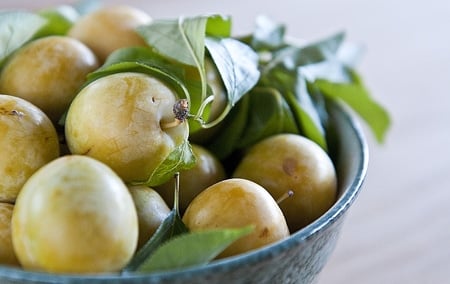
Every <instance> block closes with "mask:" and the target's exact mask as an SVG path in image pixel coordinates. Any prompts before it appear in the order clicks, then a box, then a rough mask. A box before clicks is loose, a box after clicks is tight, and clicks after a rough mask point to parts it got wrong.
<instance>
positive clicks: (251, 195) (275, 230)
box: [183, 178, 289, 258]
mask: <svg viewBox="0 0 450 284" xmlns="http://www.w3.org/2000/svg"><path fill="white" fill-rule="evenodd" d="M183 222H184V223H185V224H186V226H187V227H188V228H189V230H191V231H194V232H195V231H201V230H208V229H230V228H242V227H246V226H253V231H252V232H251V233H250V234H249V235H247V236H245V237H242V238H241V239H239V240H237V241H235V242H234V243H233V244H231V245H230V246H229V247H227V248H226V249H225V250H224V251H223V252H222V253H221V254H220V255H219V256H218V257H219V258H223V257H228V256H233V255H237V254H241V253H245V252H248V251H251V250H255V249H258V248H261V247H264V246H267V245H270V244H272V243H274V242H277V241H280V240H283V239H285V238H286V237H288V236H289V229H288V226H287V224H286V219H285V218H284V216H283V213H282V212H281V209H280V207H279V206H278V204H277V203H276V201H275V200H274V199H273V197H272V196H271V195H270V194H269V193H268V192H267V191H266V190H265V189H264V188H263V187H261V186H260V185H258V184H256V183H254V182H252V181H249V180H245V179H239V178H234V179H226V180H223V181H220V182H218V183H215V184H214V185H212V186H210V187H208V188H207V189H205V190H204V191H203V192H201V193H200V194H199V195H198V196H197V197H195V198H194V200H193V201H192V202H191V204H190V205H189V207H188V208H187V210H186V212H185V214H184V215H183Z"/></svg>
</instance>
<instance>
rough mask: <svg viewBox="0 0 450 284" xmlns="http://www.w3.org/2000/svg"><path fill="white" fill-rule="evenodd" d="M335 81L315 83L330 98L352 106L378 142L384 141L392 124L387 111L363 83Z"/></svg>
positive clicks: (321, 80)
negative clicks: (373, 97) (372, 96)
mask: <svg viewBox="0 0 450 284" xmlns="http://www.w3.org/2000/svg"><path fill="white" fill-rule="evenodd" d="M358 81H359V79H357V80H356V82H355V83H333V82H330V81H327V80H323V79H319V80H316V81H315V82H314V85H315V86H317V87H318V88H319V90H320V91H321V92H322V93H323V94H324V95H325V96H326V97H328V98H330V99H333V100H341V101H343V102H345V103H346V104H347V105H348V106H349V107H351V108H352V109H353V110H354V111H355V112H356V113H357V114H358V115H359V116H360V117H361V118H362V119H363V120H364V121H365V122H366V123H367V124H368V126H369V127H370V129H371V130H372V132H373V134H374V135H375V137H376V139H377V140H378V142H380V143H381V142H383V141H384V138H385V135H386V132H387V130H388V128H389V125H390V117H389V114H388V113H387V111H386V110H385V109H384V108H383V107H382V106H381V105H380V104H378V103H377V102H375V101H374V100H373V99H372V98H371V96H370V94H369V92H368V91H367V89H366V88H365V87H364V86H363V85H362V83H360V82H358Z"/></svg>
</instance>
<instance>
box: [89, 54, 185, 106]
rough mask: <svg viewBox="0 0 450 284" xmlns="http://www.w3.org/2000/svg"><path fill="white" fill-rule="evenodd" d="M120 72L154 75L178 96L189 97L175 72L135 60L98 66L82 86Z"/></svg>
mask: <svg viewBox="0 0 450 284" xmlns="http://www.w3.org/2000/svg"><path fill="white" fill-rule="evenodd" d="M120 72H139V73H145V74H148V75H151V76H154V77H155V78H158V79H160V80H162V81H163V82H165V83H166V84H168V85H169V86H170V87H172V88H173V90H174V91H175V92H176V94H177V95H178V97H179V98H189V91H188V90H187V89H186V86H185V84H184V83H183V82H182V81H181V80H180V78H178V77H177V76H176V74H175V75H173V73H171V72H166V71H165V70H163V69H162V68H159V67H158V66H152V65H149V64H146V63H141V62H137V61H122V62H117V63H112V64H111V65H108V66H104V67H102V68H99V69H97V70H96V71H94V72H92V73H90V74H89V75H88V77H87V80H86V82H85V84H84V86H85V85H88V84H90V83H91V82H93V81H95V80H97V79H99V78H102V77H105V76H108V75H111V74H115V73H120Z"/></svg>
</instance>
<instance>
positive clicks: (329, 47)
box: [265, 32, 345, 72]
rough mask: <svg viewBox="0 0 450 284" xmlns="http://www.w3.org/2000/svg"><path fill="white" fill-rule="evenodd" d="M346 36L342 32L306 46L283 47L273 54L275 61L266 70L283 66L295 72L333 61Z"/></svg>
mask: <svg viewBox="0 0 450 284" xmlns="http://www.w3.org/2000/svg"><path fill="white" fill-rule="evenodd" d="M344 36H345V34H344V33H342V32H341V33H337V34H335V35H333V36H330V37H328V38H326V39H324V40H321V41H318V42H314V43H311V44H308V45H305V46H296V45H288V46H286V47H283V48H281V49H279V50H277V51H274V52H273V54H272V58H273V59H272V60H271V61H270V63H269V64H268V65H267V66H266V67H265V69H266V70H270V69H272V68H276V67H277V66H283V67H284V68H286V69H288V70H295V69H297V68H298V67H299V66H304V65H308V64H312V63H318V62H321V61H327V60H332V59H334V58H336V56H337V52H338V50H339V47H340V46H341V44H342V42H343V40H344ZM265 72H267V71H265Z"/></svg>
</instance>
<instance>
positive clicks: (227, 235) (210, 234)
mask: <svg viewBox="0 0 450 284" xmlns="http://www.w3.org/2000/svg"><path fill="white" fill-rule="evenodd" d="M252 230H253V228H252V227H244V228H239V229H215V230H206V231H199V232H191V233H187V234H182V235H179V236H177V237H174V238H172V239H170V240H169V241H167V242H166V243H164V244H162V245H161V246H160V247H159V248H158V249H157V250H156V251H155V252H154V253H153V254H152V255H150V257H149V258H147V259H146V261H145V262H144V263H142V265H141V266H140V267H139V268H138V270H137V272H141V273H149V272H162V271H168V270H174V269H180V268H186V267H192V266H201V265H205V264H207V263H208V262H210V261H211V260H213V259H214V258H215V257H216V256H217V255H219V254H220V253H221V252H222V251H223V250H224V249H225V248H227V247H228V246H229V245H230V244H232V243H233V242H234V241H236V240H238V239H239V238H241V237H243V236H245V235H247V234H249V233H250V232H251V231H252Z"/></svg>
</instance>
